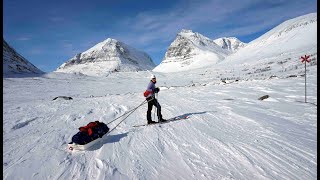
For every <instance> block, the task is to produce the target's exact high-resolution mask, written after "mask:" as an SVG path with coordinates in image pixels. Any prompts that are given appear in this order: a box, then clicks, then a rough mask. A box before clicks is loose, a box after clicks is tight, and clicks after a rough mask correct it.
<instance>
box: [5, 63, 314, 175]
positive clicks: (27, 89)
mask: <svg viewBox="0 0 320 180" xmlns="http://www.w3.org/2000/svg"><path fill="white" fill-rule="evenodd" d="M284 65H286V64H284ZM279 66H280V65H279ZM316 67H317V66H316V65H313V66H311V65H309V66H308V67H307V69H308V72H307V88H308V89H307V102H308V103H304V98H305V97H304V79H305V78H304V77H303V76H301V75H303V74H301V69H291V70H288V71H282V72H280V71H277V69H276V68H274V69H272V70H273V71H272V70H270V71H268V72H273V73H272V74H273V77H269V76H266V75H265V74H264V72H255V73H253V74H246V72H247V71H239V73H240V74H237V72H235V71H234V70H233V69H230V68H228V67H226V68H224V69H213V68H205V69H199V70H194V71H188V72H180V73H155V75H156V76H157V81H158V82H157V84H156V85H157V86H159V87H160V89H161V90H160V92H159V95H158V100H159V102H160V104H161V106H162V114H163V116H164V118H173V117H179V116H183V115H188V116H189V117H190V118H189V119H186V120H180V121H173V122H169V123H166V124H162V125H160V126H159V125H152V126H144V127H136V128H134V127H132V126H133V125H139V124H145V123H146V111H147V105H146V104H145V105H143V106H142V107H140V108H138V109H137V110H136V111H135V112H134V113H133V114H131V115H130V116H129V117H128V118H127V119H126V120H125V121H124V122H123V123H121V124H120V125H119V126H118V127H117V128H116V129H115V130H114V131H112V132H111V133H110V134H109V135H108V136H107V137H106V138H105V139H103V140H102V141H101V143H100V144H97V145H94V146H93V147H92V148H90V149H89V150H88V151H80V152H72V153H71V152H69V151H68V150H67V143H69V142H70V141H71V138H72V136H73V135H74V134H75V133H76V132H77V131H78V128H79V127H80V126H83V125H86V124H87V123H89V122H90V121H96V120H99V121H103V122H105V123H108V122H111V121H112V120H114V119H115V118H117V117H119V116H121V115H123V114H124V113H126V112H128V111H129V110H131V109H133V108H135V107H137V106H138V105H139V104H140V103H142V102H143V101H144V97H143V92H144V90H145V88H146V86H147V84H148V82H149V77H150V75H151V73H154V72H148V71H141V72H119V73H113V74H110V75H109V76H108V77H91V76H86V75H81V74H78V75H74V74H65V73H57V72H55V73H49V74H45V75H43V76H39V77H26V78H4V79H3V82H4V84H3V98H4V99H3V106H4V107H3V117H4V120H3V126H4V128H3V148H4V149H3V179H7V180H9V179H10V180H11V179H98V180H100V179H308V180H309V179H317V136H316V135H317V112H316V111H317V103H316V102H317V81H316V80H317V70H316ZM235 74H236V75H237V76H238V81H235V80H232V77H233V76H234V75H235ZM292 74H294V75H297V77H289V75H292ZM222 76H223V78H225V79H227V80H226V81H225V82H226V83H224V82H222V81H221V78H222ZM263 95H269V96H270V97H269V98H268V99H265V100H263V101H260V100H258V98H259V97H261V96H263ZM57 96H70V97H72V98H73V100H63V99H57V100H54V101H53V98H55V97H57ZM152 117H154V114H153V113H152ZM121 120H123V119H122V118H120V119H119V120H118V121H115V122H113V123H111V124H109V125H108V126H109V127H110V128H112V127H114V126H115V125H116V124H117V123H118V122H119V121H121Z"/></svg>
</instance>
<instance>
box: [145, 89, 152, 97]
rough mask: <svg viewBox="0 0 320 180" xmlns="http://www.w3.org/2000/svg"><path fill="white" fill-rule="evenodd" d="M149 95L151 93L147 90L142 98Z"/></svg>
mask: <svg viewBox="0 0 320 180" xmlns="http://www.w3.org/2000/svg"><path fill="white" fill-rule="evenodd" d="M149 94H151V92H150V91H148V90H146V91H145V92H144V93H143V96H144V97H147V96H148V95H149Z"/></svg>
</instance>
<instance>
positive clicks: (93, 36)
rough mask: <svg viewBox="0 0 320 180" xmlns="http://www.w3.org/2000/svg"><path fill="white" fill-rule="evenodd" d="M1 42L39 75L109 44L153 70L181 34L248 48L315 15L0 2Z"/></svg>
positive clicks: (269, 3)
mask: <svg viewBox="0 0 320 180" xmlns="http://www.w3.org/2000/svg"><path fill="white" fill-rule="evenodd" d="M3 5H4V7H3V37H4V39H5V40H6V41H7V43H9V45H11V46H12V47H13V48H15V49H16V50H17V52H18V53H20V54H21V55H22V56H24V57H25V58H26V59H27V60H29V61H30V62H31V63H32V64H34V65H35V66H37V67H38V68H40V69H41V70H42V71H45V72H51V71H54V70H56V69H57V68H58V67H59V66H60V65H61V64H62V63H64V62H65V61H67V60H68V59H70V58H72V57H73V56H74V55H76V54H77V53H80V52H83V51H85V50H87V49H89V48H91V47H92V46H94V45H95V44H97V43H99V42H101V41H103V40H105V39H107V38H109V37H110V38H114V39H117V40H119V41H122V42H124V43H126V44H128V45H130V46H132V47H134V48H137V49H139V50H142V51H145V52H146V53H148V54H149V55H150V56H151V58H152V59H153V61H154V62H155V64H156V65H158V64H159V63H160V62H161V61H162V59H163V57H164V54H165V52H166V50H167V48H168V47H169V45H170V43H171V42H172V41H173V40H174V39H175V37H176V34H177V33H179V32H180V31H181V29H191V30H192V31H194V32H199V33H201V34H202V35H204V36H206V37H208V38H211V39H217V38H220V37H230V36H232V37H237V38H238V39H240V40H241V41H243V42H246V43H248V42H250V41H252V40H254V39H256V38H258V37H259V36H261V35H262V34H264V33H265V32H267V31H269V30H270V29H272V28H274V27H275V26H277V25H279V24H280V23H282V22H283V21H285V20H288V19H292V18H295V17H297V16H300V15H304V14H308V13H313V12H317V1H316V0H198V1H193V0H160V1H152V0H149V1H148V0H91V1H84V0H67V1H66V0H54V1H52V0H50V1H49V0H28V1H26V0H4V1H3Z"/></svg>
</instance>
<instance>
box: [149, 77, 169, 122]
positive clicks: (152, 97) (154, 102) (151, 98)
mask: <svg viewBox="0 0 320 180" xmlns="http://www.w3.org/2000/svg"><path fill="white" fill-rule="evenodd" d="M156 83H157V80H156V76H155V75H152V76H151V80H150V82H149V84H148V86H147V90H146V92H145V93H146V98H147V101H148V111H147V121H148V124H153V123H157V122H155V121H152V119H151V111H152V106H156V107H157V116H158V122H165V121H167V120H165V119H163V118H162V115H161V106H160V104H159V102H158V101H157V99H156V98H155V93H158V92H159V91H160V89H159V88H158V87H155V84H156Z"/></svg>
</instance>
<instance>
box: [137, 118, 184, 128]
mask: <svg viewBox="0 0 320 180" xmlns="http://www.w3.org/2000/svg"><path fill="white" fill-rule="evenodd" d="M188 118H189V116H178V117H174V118H170V119H167V120H166V121H165V122H156V123H152V124H140V125H134V126H132V127H141V126H152V125H155V124H160V125H161V124H165V123H168V122H172V121H178V120H183V119H188Z"/></svg>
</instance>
